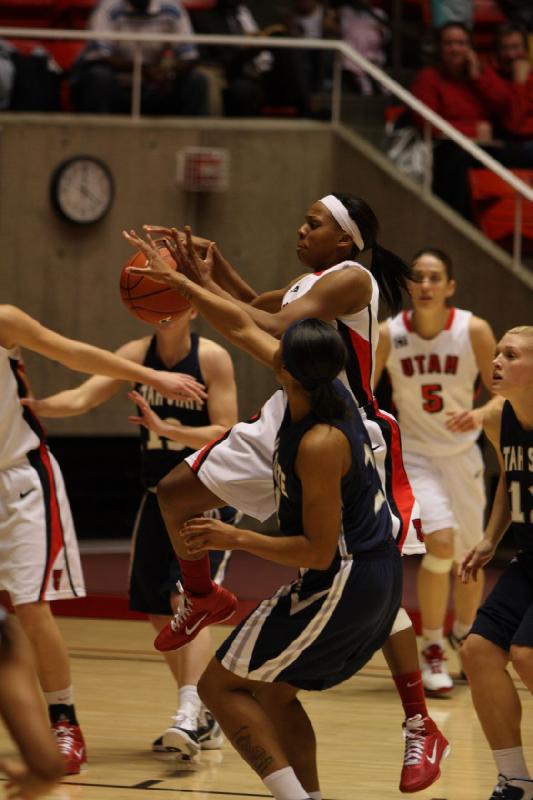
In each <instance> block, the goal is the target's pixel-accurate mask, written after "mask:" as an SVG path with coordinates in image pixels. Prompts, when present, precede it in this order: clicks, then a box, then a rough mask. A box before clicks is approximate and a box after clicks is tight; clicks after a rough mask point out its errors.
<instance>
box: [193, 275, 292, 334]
mask: <svg viewBox="0 0 533 800" xmlns="http://www.w3.org/2000/svg"><path fill="white" fill-rule="evenodd" d="M206 288H207V289H208V290H209V291H210V292H211V293H212V294H215V295H216V296H217V297H220V298H221V299H223V300H226V301H227V302H228V303H233V304H234V305H235V306H236V307H237V308H239V309H240V310H241V311H244V312H245V313H246V314H247V315H248V317H251V319H252V320H253V321H254V322H255V324H256V325H257V326H258V328H261V330H263V331H266V332H267V333H270V334H271V335H272V336H275V337H276V338H280V336H281V335H282V333H283V331H284V326H283V325H280V323H279V322H278V318H277V314H275V313H274V314H272V313H271V312H269V311H263V310H262V309H261V308H257V307H256V306H253V305H250V303H249V302H244V301H243V300H239V299H237V298H236V297H232V296H231V295H230V294H229V292H226V291H224V289H222V288H221V287H220V286H218V285H217V284H215V283H214V282H211V283H210V284H209V285H208V286H207V287H206ZM203 313H204V312H203V311H202V314H203ZM210 322H211V320H210ZM211 324H213V322H211ZM222 333H224V331H222ZM236 344H237V342H236Z"/></svg>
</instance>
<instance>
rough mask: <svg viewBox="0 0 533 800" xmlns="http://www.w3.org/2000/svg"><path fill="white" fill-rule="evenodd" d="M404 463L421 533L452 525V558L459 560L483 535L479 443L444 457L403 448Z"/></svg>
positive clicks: (481, 473) (483, 487)
mask: <svg viewBox="0 0 533 800" xmlns="http://www.w3.org/2000/svg"><path fill="white" fill-rule="evenodd" d="M404 463H405V468H406V470H407V474H408V475H409V480H410V481H411V485H412V487H413V490H414V493H415V495H416V499H417V500H418V502H419V504H420V510H421V517H422V527H423V529H424V534H425V535H426V536H431V534H432V533H435V531H440V530H444V529H445V528H454V529H455V548H454V550H455V552H454V560H455V561H456V562H460V561H461V560H462V558H463V556H464V555H465V554H466V553H467V552H468V551H469V550H471V549H472V547H475V546H476V544H477V543H478V542H479V541H480V540H481V539H482V538H483V512H484V510H485V502H486V499H485V483H484V479H483V472H484V467H483V459H482V457H481V452H480V450H479V447H478V446H477V444H474V445H472V447H471V448H469V449H468V450H467V451H466V452H465V453H460V454H459V455H455V456H448V457H447V458H446V457H444V458H443V457H440V458H439V457H436V456H424V455H420V454H418V453H405V452H404Z"/></svg>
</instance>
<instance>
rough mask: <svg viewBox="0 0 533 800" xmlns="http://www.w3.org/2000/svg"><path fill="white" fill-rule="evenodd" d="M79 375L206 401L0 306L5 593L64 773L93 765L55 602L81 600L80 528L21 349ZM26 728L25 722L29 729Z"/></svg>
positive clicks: (190, 384) (181, 379)
mask: <svg viewBox="0 0 533 800" xmlns="http://www.w3.org/2000/svg"><path fill="white" fill-rule="evenodd" d="M21 347H27V348H28V349H30V350H33V351H35V352H37V353H40V354H41V355H44V356H47V357H48V358H51V359H53V360H55V361H59V362H60V363H62V364H64V365H65V366H68V367H70V368H71V369H75V370H78V371H80V372H89V373H91V372H94V373H98V372H99V373H102V374H104V375H108V376H111V377H114V378H120V379H123V380H133V381H135V380H139V381H147V382H148V383H150V385H152V386H153V387H154V388H155V389H156V390H157V391H159V392H161V393H163V394H167V395H169V396H171V397H174V398H177V397H184V396H189V397H192V398H194V399H198V400H202V399H203V397H204V396H205V392H204V389H203V387H202V386H200V385H199V384H198V383H197V381H196V380H194V379H193V378H191V377H190V376H188V375H185V376H182V375H175V374H169V373H166V372H165V373H163V372H159V371H156V370H153V369H148V368H147V367H142V366H140V365H137V364H133V363H131V361H126V360H125V359H123V358H119V357H118V356H115V355H113V354H112V353H108V352H107V351H105V350H100V349H99V348H96V347H92V346H91V345H88V344H84V343H82V342H77V341H75V340H72V339H67V338H65V337H64V336H60V335H59V334H58V333H55V332H54V331H51V330H49V329H48V328H45V327H43V326H42V325H40V324H39V323H38V322H37V321H36V320H34V319H32V317H30V316H28V315H27V314H25V313H24V312H23V311H21V310H19V309H18V308H15V307H14V306H7V305H2V306H0V386H2V394H1V397H0V588H1V589H4V590H6V591H7V592H9V596H10V600H11V603H12V604H13V606H14V608H15V612H16V614H17V617H18V619H19V621H20V623H21V625H22V627H23V628H24V630H25V632H26V634H27V635H28V638H29V639H30V642H31V644H32V647H33V651H34V653H35V658H36V662H37V670H38V674H39V680H40V683H41V687H42V689H43V691H44V695H45V699H46V702H47V704H48V710H49V716H50V722H51V724H52V729H53V732H54V734H55V736H56V739H57V742H58V745H59V749H60V751H61V753H62V755H63V757H64V769H65V772H66V773H67V774H69V775H72V774H76V773H78V772H79V771H80V769H81V766H82V764H84V763H85V762H86V760H87V756H86V752H85V743H84V741H83V736H82V733H81V731H80V728H79V725H78V720H77V717H76V711H75V708H74V694H73V690H72V685H71V675H70V664H69V659H68V653H67V649H66V646H65V643H64V641H63V639H62V637H61V633H60V631H59V628H58V626H57V623H56V621H55V619H54V617H53V616H52V613H51V610H50V606H49V601H50V600H53V599H56V598H66V597H80V596H83V595H84V594H85V588H84V584H83V576H82V572H81V565H80V558H79V553H78V547H77V543H76V537H75V533H74V526H73V523H72V517H71V514H70V508H69V505H68V500H67V497H66V493H65V488H64V485H63V479H62V476H61V473H60V471H59V467H58V466H57V463H56V461H55V459H54V457H53V456H52V454H51V453H50V452H49V450H48V447H47V445H46V436H45V433H44V430H43V429H42V427H41V425H40V423H39V420H38V419H37V417H36V416H35V415H34V414H33V413H32V411H31V409H30V408H28V407H24V406H23V405H22V403H21V399H22V398H24V397H27V396H28V394H29V393H30V389H29V384H28V381H27V378H26V375H25V372H24V365H23V362H22V359H21V355H20V348H21ZM28 724H29V723H28Z"/></svg>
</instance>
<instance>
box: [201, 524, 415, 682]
mask: <svg viewBox="0 0 533 800" xmlns="http://www.w3.org/2000/svg"><path fill="white" fill-rule="evenodd" d="M401 597H402V566H401V557H400V554H399V552H398V549H397V547H396V545H395V544H393V543H392V540H391V545H390V547H388V549H387V550H386V552H385V553H383V552H382V553H381V554H380V555H379V557H373V558H368V557H365V558H364V559H363V558H360V559H358V558H357V556H354V559H353V561H349V560H344V561H342V562H341V563H340V565H339V566H338V569H337V571H336V572H335V573H334V574H331V573H330V572H329V571H328V572H319V571H317V570H309V571H308V572H306V573H305V575H304V577H303V579H302V580H301V581H295V582H293V583H292V584H290V585H288V586H282V587H281V588H280V589H278V591H277V592H276V593H275V594H274V595H273V596H272V597H271V598H269V599H268V600H263V602H261V603H260V604H259V605H258V606H257V608H256V609H255V610H254V611H252V613H251V614H250V615H249V616H248V617H247V618H246V619H245V620H244V621H243V622H241V624H240V625H238V626H237V627H236V628H235V629H234V631H233V632H232V633H231V634H230V636H229V637H228V638H227V639H226V641H225V642H224V643H223V644H222V645H221V646H220V648H219V649H218V651H217V653H216V657H217V658H218V660H219V661H220V662H221V664H222V666H223V667H225V668H226V669H227V670H229V671H230V672H233V673H234V674H235V675H240V676H241V677H243V678H248V679H249V680H257V681H263V682H268V683H272V682H277V681H283V682H285V683H289V684H291V685H292V686H295V687H297V688H299V689H309V690H318V691H320V690H322V689H327V688H329V687H330V686H335V685H336V684H338V683H341V682H342V681H345V680H347V679H348V678H350V677H351V676H352V675H354V674H355V673H356V672H357V671H358V670H359V669H361V667H363V666H364V665H365V664H366V663H367V662H368V661H369V660H370V658H371V657H372V656H373V654H374V653H375V652H376V651H377V650H379V649H380V648H381V647H383V645H384V644H385V642H386V640H387V639H388V637H389V634H390V630H391V628H392V624H393V622H394V620H395V618H396V614H397V613H398V609H399V608H400V603H401Z"/></svg>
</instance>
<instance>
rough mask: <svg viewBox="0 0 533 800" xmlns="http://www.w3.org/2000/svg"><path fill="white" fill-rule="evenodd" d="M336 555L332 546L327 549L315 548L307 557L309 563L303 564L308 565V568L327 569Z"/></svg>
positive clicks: (303, 565)
mask: <svg viewBox="0 0 533 800" xmlns="http://www.w3.org/2000/svg"><path fill="white" fill-rule="evenodd" d="M334 555H335V550H333V551H331V549H330V548H328V549H327V550H317V549H314V550H313V551H311V552H310V553H309V554H308V555H307V558H306V559H305V560H306V561H307V562H308V563H307V564H302V565H301V566H302V567H307V568H308V569H317V570H326V569H329V568H330V566H331V562H332V561H333V557H334Z"/></svg>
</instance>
